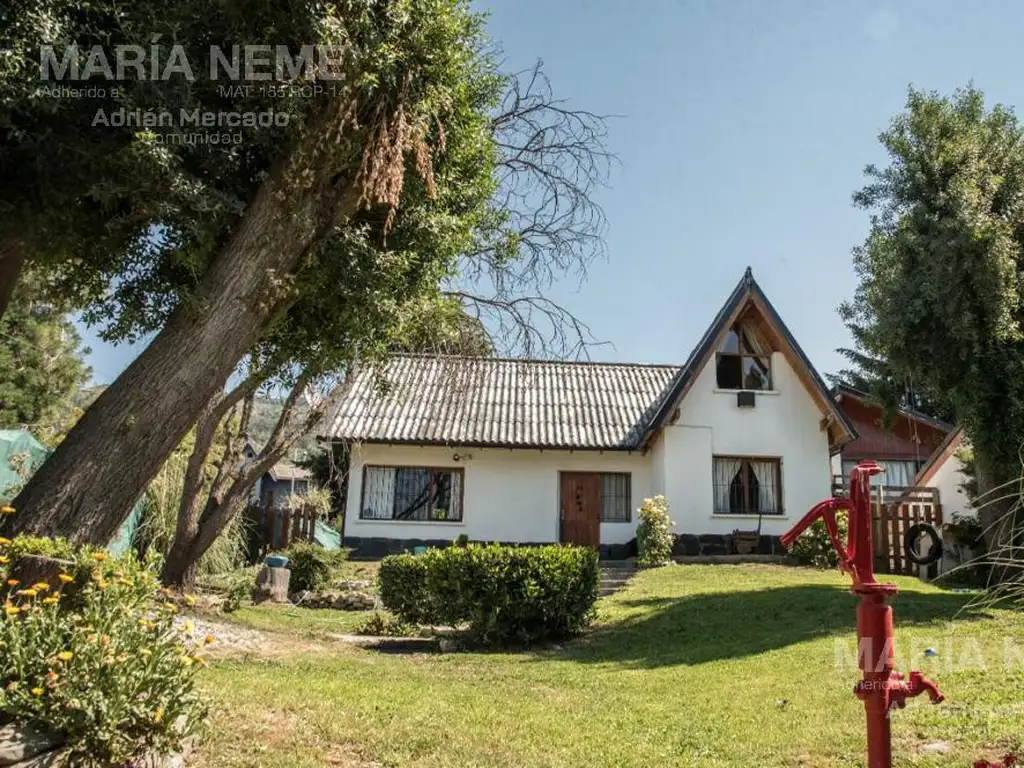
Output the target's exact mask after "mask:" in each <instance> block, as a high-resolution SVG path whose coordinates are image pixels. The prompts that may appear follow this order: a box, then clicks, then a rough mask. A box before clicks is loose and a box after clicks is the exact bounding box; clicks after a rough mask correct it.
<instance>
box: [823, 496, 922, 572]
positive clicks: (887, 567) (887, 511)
mask: <svg viewBox="0 0 1024 768" xmlns="http://www.w3.org/2000/svg"><path fill="white" fill-rule="evenodd" d="M832 493H833V494H841V495H844V496H845V495H847V494H848V493H849V488H848V487H846V486H844V485H843V484H842V482H841V481H840V480H836V479H834V480H833V484H832ZM871 519H872V521H873V523H874V524H873V527H872V531H871V536H872V539H873V541H874V548H875V572H876V573H894V574H902V575H905V576H919V575H921V573H920V570H921V569H920V567H919V566H917V565H915V564H914V563H912V562H910V560H908V559H907V556H906V552H905V551H904V548H903V540H904V538H906V535H907V531H908V530H910V527H911V526H912V525H916V524H917V523H928V524H930V525H933V526H935V527H936V528H941V526H942V504H941V500H940V498H939V489H938V488H929V487H918V486H914V487H896V486H885V485H879V486H876V487H873V488H872V489H871Z"/></svg>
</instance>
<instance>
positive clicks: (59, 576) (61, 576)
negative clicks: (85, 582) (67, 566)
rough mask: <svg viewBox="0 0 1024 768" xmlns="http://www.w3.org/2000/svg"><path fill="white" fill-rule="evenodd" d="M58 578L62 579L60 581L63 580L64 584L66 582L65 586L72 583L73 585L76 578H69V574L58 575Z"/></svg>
mask: <svg viewBox="0 0 1024 768" xmlns="http://www.w3.org/2000/svg"><path fill="white" fill-rule="evenodd" d="M57 578H58V579H60V580H61V581H62V582H64V583H65V584H70V583H71V582H72V581H74V580H75V577H74V576H69V575H68V574H66V573H60V574H58V575H57Z"/></svg>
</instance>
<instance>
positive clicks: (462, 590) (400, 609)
mask: <svg viewBox="0 0 1024 768" xmlns="http://www.w3.org/2000/svg"><path fill="white" fill-rule="evenodd" d="M379 580H380V595H381V600H382V601H383V603H384V605H385V606H387V608H388V609H389V610H390V611H392V612H393V613H395V614H396V615H397V616H399V617H400V618H401V619H402V620H404V621H407V622H409V623H413V624H444V625H449V626H457V625H460V624H468V625H469V628H470V631H471V632H472V634H473V635H474V636H475V638H476V639H477V641H478V642H480V643H483V644H488V645H500V644H507V643H529V642H535V641H537V640H554V639H562V638H566V637H571V636H573V635H576V634H579V632H580V631H582V630H583V628H584V627H586V626H587V624H589V623H590V621H591V620H592V619H593V617H594V603H595V602H596V600H597V593H598V582H599V571H598V561H597V553H596V552H594V551H593V550H591V549H587V548H584V547H573V546H564V545H553V546H543V547H515V546H503V545H498V544H489V545H486V546H482V545H478V544H470V545H468V546H466V547H450V548H446V549H432V550H428V551H427V552H426V553H425V554H422V555H393V556H391V557H386V558H384V560H383V561H382V562H381V568H380V574H379Z"/></svg>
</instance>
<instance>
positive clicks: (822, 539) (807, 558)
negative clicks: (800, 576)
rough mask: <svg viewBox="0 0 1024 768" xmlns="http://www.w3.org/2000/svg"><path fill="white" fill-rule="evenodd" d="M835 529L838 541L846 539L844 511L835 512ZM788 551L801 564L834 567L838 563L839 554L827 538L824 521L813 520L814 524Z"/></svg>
mask: <svg viewBox="0 0 1024 768" xmlns="http://www.w3.org/2000/svg"><path fill="white" fill-rule="evenodd" d="M836 529H837V530H838V531H839V539H840V541H846V532H847V516H846V512H845V511H840V512H837V513H836ZM790 553H791V554H792V555H793V557H794V558H796V561H797V562H798V563H800V564H801V565H809V566H811V567H813V568H822V569H828V568H836V567H838V565H839V555H838V554H837V553H836V548H835V547H834V546H832V539H830V538H829V535H828V530H827V529H826V528H825V523H824V522H823V521H821V520H815V521H814V524H813V525H812V526H811V527H810V528H808V529H807V530H806V531H804V532H803V533H802V534H801V535H800V536H799V537H798V538H797V540H796V541H794V542H793V546H792V547H791V548H790Z"/></svg>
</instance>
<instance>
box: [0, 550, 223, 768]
mask: <svg viewBox="0 0 1024 768" xmlns="http://www.w3.org/2000/svg"><path fill="white" fill-rule="evenodd" d="M7 549H8V551H9V552H19V553H24V552H39V553H44V554H56V555H60V556H65V555H67V554H69V552H68V549H69V548H68V547H67V545H66V543H62V542H53V543H51V544H49V545H45V544H43V543H41V542H40V541H39V540H32V541H30V540H27V539H25V540H21V541H19V540H17V539H15V540H14V542H12V543H11V544H10V545H8V546H7ZM71 554H72V556H73V559H74V560H75V561H76V563H77V566H76V573H75V574H68V575H67V579H68V580H71V579H74V581H73V582H71V583H69V584H65V583H64V580H63V579H61V580H59V581H58V583H55V584H37V585H33V586H29V585H17V587H16V588H12V589H11V591H10V592H9V593H8V595H7V598H6V600H5V603H4V608H3V612H2V613H0V649H2V653H3V658H4V663H3V665H0V713H2V715H3V716H5V717H9V718H12V719H14V720H16V721H24V722H33V723H35V724H37V725H42V726H44V727H46V728H50V729H53V730H56V731H59V732H63V733H64V734H66V736H67V739H68V745H69V746H70V747H71V748H72V750H73V752H74V759H75V761H76V762H75V764H80V765H95V766H109V765H122V764H125V763H126V762H127V761H128V760H129V759H130V758H132V757H134V756H136V755H137V754H138V753H139V752H140V751H141V750H143V749H147V748H153V749H156V750H158V751H161V752H166V751H171V750H173V749H175V748H177V747H178V746H179V744H180V741H181V738H182V737H183V736H187V735H189V734H192V733H194V732H195V731H196V730H197V729H198V727H199V726H200V724H201V722H202V719H203V717H204V716H205V708H204V706H203V705H202V703H201V701H200V700H199V696H198V694H197V692H196V691H195V690H194V687H193V675H194V673H195V670H196V668H197V667H198V666H200V665H201V664H203V663H204V662H203V661H202V659H201V658H200V657H199V656H197V655H196V650H195V649H194V648H190V647H188V645H187V641H186V640H185V639H184V638H183V637H182V636H181V635H179V633H178V632H177V631H176V630H175V628H174V625H173V618H174V612H175V607H174V605H173V604H172V603H170V602H165V601H161V600H160V599H159V597H160V593H159V592H158V583H157V581H156V577H155V574H154V572H153V571H152V570H151V569H149V568H147V567H146V566H145V565H144V564H141V563H139V562H138V561H137V560H136V559H135V558H134V557H133V556H131V555H129V556H127V557H124V558H120V559H116V560H115V559H111V558H107V557H106V555H105V554H104V553H102V552H96V551H92V550H82V551H79V552H74V553H71ZM7 567H8V566H6V565H4V566H0V577H2V579H3V580H4V582H6V580H7V578H8V577H7V572H6V569H7ZM70 587H74V589H75V591H74V595H73V597H71V598H68V599H65V596H64V591H65V589H67V588H70ZM179 717H180V718H182V724H183V727H181V728H180V729H179V728H175V727H174V724H175V721H176V720H177V719H178V718H179Z"/></svg>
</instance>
